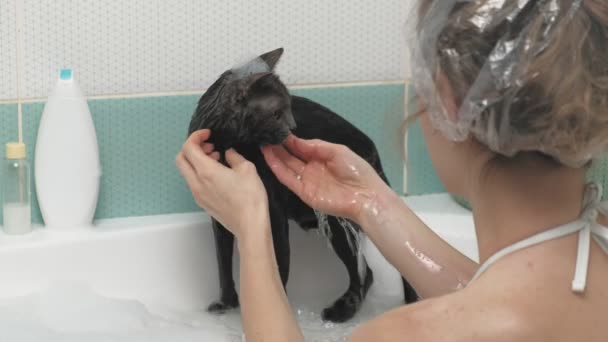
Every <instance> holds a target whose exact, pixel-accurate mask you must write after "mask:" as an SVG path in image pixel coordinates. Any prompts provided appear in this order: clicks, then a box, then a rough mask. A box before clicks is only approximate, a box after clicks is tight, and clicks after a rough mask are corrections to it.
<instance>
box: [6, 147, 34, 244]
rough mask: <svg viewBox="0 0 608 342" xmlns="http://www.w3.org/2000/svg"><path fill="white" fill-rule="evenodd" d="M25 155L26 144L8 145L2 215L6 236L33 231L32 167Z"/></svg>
mask: <svg viewBox="0 0 608 342" xmlns="http://www.w3.org/2000/svg"><path fill="white" fill-rule="evenodd" d="M25 155H26V153H25V145H24V144H22V143H8V144H6V160H5V162H4V168H3V169H4V170H2V214H3V218H4V224H3V228H4V232H5V233H6V234H11V235H16V234H26V233H29V232H31V231H32V209H31V208H32V207H31V204H30V202H31V194H30V165H29V163H28V161H27V160H26V159H25Z"/></svg>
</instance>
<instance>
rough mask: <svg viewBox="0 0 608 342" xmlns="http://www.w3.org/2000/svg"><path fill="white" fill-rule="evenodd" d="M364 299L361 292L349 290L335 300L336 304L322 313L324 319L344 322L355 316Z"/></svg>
mask: <svg viewBox="0 0 608 342" xmlns="http://www.w3.org/2000/svg"><path fill="white" fill-rule="evenodd" d="M362 301H363V299H362V297H361V294H360V293H357V292H355V291H348V292H346V293H345V294H344V295H343V296H342V297H340V298H339V299H338V300H336V301H335V302H334V304H333V305H332V306H330V307H328V308H326V309H325V310H323V313H322V314H321V317H322V318H323V320H324V321H329V322H334V323H343V322H346V321H348V320H349V319H351V318H353V317H354V316H355V314H356V313H357V311H359V308H360V307H361V302H362Z"/></svg>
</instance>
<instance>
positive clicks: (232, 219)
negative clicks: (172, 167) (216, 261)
mask: <svg viewBox="0 0 608 342" xmlns="http://www.w3.org/2000/svg"><path fill="white" fill-rule="evenodd" d="M210 135H211V132H210V131H209V130H207V129H205V130H200V131H197V132H194V133H192V135H191V136H190V137H189V138H188V140H187V141H186V142H185V143H184V145H183V147H182V151H181V152H180V153H179V154H178V155H177V158H176V164H177V167H178V168H179V170H180V172H181V173H182V175H183V176H184V178H185V179H186V182H187V183H188V186H189V187H190V191H192V195H193V197H194V200H195V201H196V203H197V204H198V205H199V206H200V207H201V208H203V209H205V210H206V211H207V212H208V213H209V215H211V216H213V217H214V218H215V219H216V220H218V221H219V222H220V223H221V224H222V225H223V226H224V227H226V228H227V229H228V230H230V231H231V232H232V233H233V234H234V235H235V236H236V238H237V240H238V239H240V238H241V237H242V236H243V235H244V234H246V233H248V232H249V231H250V230H252V229H254V228H256V226H260V225H266V222H267V221H268V216H269V214H268V197H267V195H266V189H265V188H264V185H263V184H262V181H261V180H260V177H259V176H258V174H257V172H256V168H255V166H254V165H253V163H251V162H249V161H247V160H246V159H245V158H243V157H242V156H241V155H240V154H238V153H237V152H236V151H234V150H232V149H231V150H228V151H226V162H227V163H228V165H229V166H230V167H226V166H224V165H222V164H221V163H219V162H218V160H219V153H218V152H214V151H213V145H212V144H209V143H205V142H206V141H207V139H209V136H210ZM248 228H249V229H248Z"/></svg>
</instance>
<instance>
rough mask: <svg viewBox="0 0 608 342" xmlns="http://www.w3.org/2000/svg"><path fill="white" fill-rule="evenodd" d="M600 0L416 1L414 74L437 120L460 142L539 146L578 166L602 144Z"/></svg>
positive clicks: (605, 95)
mask: <svg viewBox="0 0 608 342" xmlns="http://www.w3.org/2000/svg"><path fill="white" fill-rule="evenodd" d="M603 3H604V1H603V0H586V1H585V0H569V1H567V0H545V1H543V0H469V1H467V0H419V6H418V8H417V13H416V15H415V16H416V17H417V23H416V27H415V28H412V30H411V32H413V35H414V37H413V39H412V42H411V50H412V65H413V70H412V75H413V81H414V85H415V87H416V91H417V94H418V96H419V97H420V100H421V103H422V104H423V105H424V106H425V107H426V111H427V112H428V115H429V116H430V119H431V122H432V123H433V125H434V126H435V127H436V128H437V129H439V130H441V131H442V133H443V134H444V135H445V136H446V137H447V138H449V139H451V140H454V141H462V140H464V139H466V138H467V137H468V136H469V135H470V134H472V135H473V136H474V137H475V138H476V139H477V140H478V141H480V142H481V143H483V144H485V145H487V146H488V147H489V148H490V149H491V150H493V151H495V152H497V153H500V154H502V155H506V156H513V155H515V154H516V153H518V152H521V151H537V152H541V153H543V154H545V155H548V156H551V157H553V159H555V160H557V161H559V162H560V163H562V164H565V165H568V166H572V167H580V166H583V165H585V164H587V163H588V162H589V161H591V160H593V159H595V158H597V157H599V156H600V155H602V154H603V153H605V152H606V149H607V146H608V59H606V58H607V57H608V35H607V32H608V27H607V25H608V23H606V22H605V21H606V18H608V13H606V10H607V9H608V5H606V4H603ZM593 6H596V8H595V9H596V10H598V11H599V12H600V14H602V15H605V16H606V17H603V18H602V17H601V16H598V13H597V12H598V11H596V12H595V13H594V11H593V8H590V7H593ZM446 89H448V90H446Z"/></svg>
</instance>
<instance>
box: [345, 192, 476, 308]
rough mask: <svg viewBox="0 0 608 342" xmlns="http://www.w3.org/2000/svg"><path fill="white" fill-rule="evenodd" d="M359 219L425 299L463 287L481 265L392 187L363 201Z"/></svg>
mask: <svg viewBox="0 0 608 342" xmlns="http://www.w3.org/2000/svg"><path fill="white" fill-rule="evenodd" d="M356 221H357V222H358V223H359V224H360V225H361V226H362V228H363V230H364V231H365V233H366V234H367V236H368V237H369V238H370V239H371V240H372V242H373V243H374V244H375V245H376V247H377V248H378V249H379V250H380V252H382V254H383V255H384V257H385V258H386V259H387V260H388V261H389V262H390V263H391V264H392V265H393V266H395V268H397V270H399V272H400V273H401V274H402V275H403V276H404V277H405V278H407V280H408V281H409V282H410V283H411V284H412V286H413V287H414V288H415V289H416V291H417V292H418V294H419V295H420V296H421V297H423V298H428V297H436V296H440V295H443V294H446V293H450V292H453V291H455V290H458V289H461V288H463V287H464V286H465V285H466V284H467V283H468V282H469V280H470V279H471V278H472V277H473V275H474V273H475V271H476V270H477V268H478V267H479V265H478V264H477V263H476V262H474V261H473V260H471V259H469V258H468V257H466V256H465V255H463V254H462V253H460V252H459V251H458V250H457V249H455V248H454V247H452V246H451V245H450V244H448V243H447V242H445V241H444V240H443V239H442V238H441V237H439V236H438V235H437V234H435V232H433V231H432V230H431V229H430V228H429V227H428V226H427V225H426V224H424V222H422V220H420V218H418V216H416V214H415V213H414V212H413V211H412V210H411V209H410V208H409V207H408V206H407V205H406V204H405V203H404V202H403V200H402V198H401V197H399V196H398V195H397V194H396V193H395V192H393V191H392V190H391V189H390V188H389V187H388V186H386V187H384V188H383V189H378V191H377V192H376V194H374V195H373V196H371V197H370V198H369V199H367V200H365V201H364V202H363V204H362V210H361V211H360V212H359V214H358V216H357V218H356Z"/></svg>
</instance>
